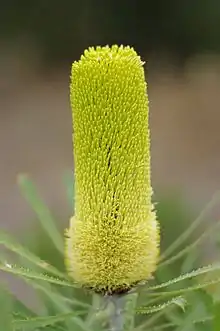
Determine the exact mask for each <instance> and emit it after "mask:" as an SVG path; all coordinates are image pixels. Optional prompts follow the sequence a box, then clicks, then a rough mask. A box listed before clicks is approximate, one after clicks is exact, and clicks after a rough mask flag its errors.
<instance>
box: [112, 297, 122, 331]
mask: <svg viewBox="0 0 220 331" xmlns="http://www.w3.org/2000/svg"><path fill="white" fill-rule="evenodd" d="M111 301H112V303H113V309H112V311H111V313H110V316H109V331H123V329H124V322H125V319H124V310H125V304H126V296H124V295H121V296H118V295H114V296H112V297H111Z"/></svg>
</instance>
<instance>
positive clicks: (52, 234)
mask: <svg viewBox="0 0 220 331" xmlns="http://www.w3.org/2000/svg"><path fill="white" fill-rule="evenodd" d="M18 184H19V186H20V188H21V191H22V193H23V195H24V197H25V198H26V200H27V201H28V202H29V204H30V206H31V207H32V209H33V210H34V211H35V213H36V214H37V216H38V218H39V221H40V223H41V226H42V227H43V229H44V230H45V231H46V233H47V234H48V236H49V238H50V239H51V240H52V242H53V244H54V246H55V247H56V248H57V249H58V251H60V252H61V253H62V254H63V251H64V243H63V238H62V236H61V234H60V233H59V231H58V230H57V228H56V226H55V222H54V219H53V217H52V215H51V213H50V210H49V209H48V208H47V206H46V205H45V204H44V203H43V201H42V199H41V198H40V196H39V195H38V193H37V189H36V187H35V186H34V184H33V183H32V181H31V180H30V179H29V178H28V176H27V175H24V174H23V175H19V177H18Z"/></svg>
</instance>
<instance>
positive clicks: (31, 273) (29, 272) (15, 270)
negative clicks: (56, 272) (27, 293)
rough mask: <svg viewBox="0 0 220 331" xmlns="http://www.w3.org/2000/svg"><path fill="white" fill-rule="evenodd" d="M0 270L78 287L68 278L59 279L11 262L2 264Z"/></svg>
mask: <svg viewBox="0 0 220 331" xmlns="http://www.w3.org/2000/svg"><path fill="white" fill-rule="evenodd" d="M0 270H2V271H5V272H8V273H11V274H14V275H17V276H22V277H26V278H30V279H37V280H40V281H42V280H43V281H46V282H48V283H52V284H56V285H61V286H68V287H78V286H77V285H76V284H74V283H71V282H68V281H67V280H62V279H58V278H55V277H51V276H49V275H46V274H40V273H37V272H34V271H32V270H29V269H25V268H22V267H17V266H15V265H11V264H7V263H5V264H0Z"/></svg>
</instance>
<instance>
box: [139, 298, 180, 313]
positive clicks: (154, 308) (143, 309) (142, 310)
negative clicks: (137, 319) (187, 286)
mask: <svg viewBox="0 0 220 331" xmlns="http://www.w3.org/2000/svg"><path fill="white" fill-rule="evenodd" d="M171 305H177V306H179V307H180V308H181V309H182V310H185V306H186V300H185V299H184V298H182V297H176V298H172V299H171V300H169V301H167V302H164V303H162V304H159V305H155V306H149V307H140V308H138V309H137V310H136V313H138V314H152V313H156V312H159V311H161V310H163V309H165V308H167V307H169V306H171Z"/></svg>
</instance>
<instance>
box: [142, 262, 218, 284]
mask: <svg viewBox="0 0 220 331" xmlns="http://www.w3.org/2000/svg"><path fill="white" fill-rule="evenodd" d="M216 270H220V264H215V265H208V266H205V267H202V268H199V269H197V270H193V271H191V272H188V273H186V274H183V275H181V276H179V277H177V278H173V279H171V280H169V281H167V282H164V283H162V284H159V285H154V286H150V287H148V288H147V290H157V289H160V288H163V287H167V286H170V285H172V284H176V283H179V282H181V281H183V280H185V279H191V278H194V277H196V276H199V275H203V274H206V273H208V272H213V271H216Z"/></svg>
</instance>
